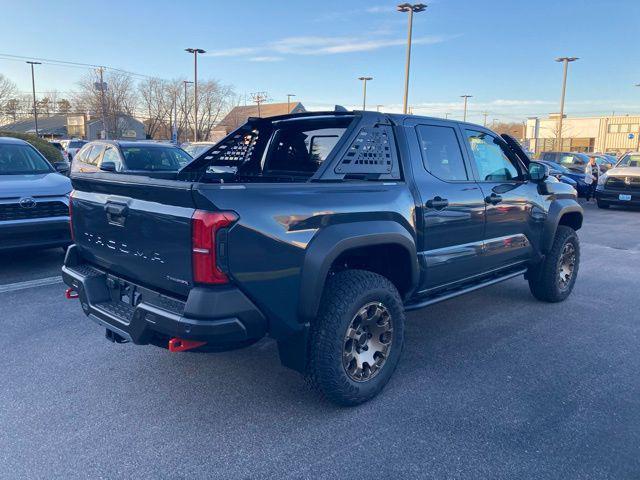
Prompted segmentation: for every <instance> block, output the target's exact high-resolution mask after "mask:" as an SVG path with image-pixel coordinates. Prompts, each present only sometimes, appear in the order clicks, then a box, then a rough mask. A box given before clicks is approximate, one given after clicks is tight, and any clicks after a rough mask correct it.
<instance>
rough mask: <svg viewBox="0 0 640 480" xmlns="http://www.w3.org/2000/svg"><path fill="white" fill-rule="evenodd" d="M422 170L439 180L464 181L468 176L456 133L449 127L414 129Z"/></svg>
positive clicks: (431, 126)
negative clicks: (418, 144)
mask: <svg viewBox="0 0 640 480" xmlns="http://www.w3.org/2000/svg"><path fill="white" fill-rule="evenodd" d="M416 131H417V133H418V141H419V142H420V151H421V152H422V163H423V165H424V168H425V169H426V170H427V171H428V172H429V173H431V174H432V175H434V176H436V177H438V178H439V179H441V180H447V181H464V180H468V179H469V176H468V174H467V170H466V168H465V165H464V159H463V157H462V151H461V150H460V143H458V138H457V136H456V132H455V130H454V129H453V128H451V127H441V126H434V125H418V126H417V127H416Z"/></svg>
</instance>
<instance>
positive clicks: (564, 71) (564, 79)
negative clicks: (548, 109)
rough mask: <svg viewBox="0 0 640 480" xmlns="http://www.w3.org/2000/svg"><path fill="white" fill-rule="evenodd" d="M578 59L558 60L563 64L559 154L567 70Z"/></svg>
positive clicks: (558, 138)
mask: <svg viewBox="0 0 640 480" xmlns="http://www.w3.org/2000/svg"><path fill="white" fill-rule="evenodd" d="M576 60H578V57H560V58H556V62H561V63H562V67H563V68H562V95H561V96H560V118H558V135H557V136H556V137H557V141H558V144H557V145H556V150H557V151H558V152H559V151H561V150H562V119H563V117H564V94H565V92H566V90H567V70H568V69H569V62H575V61H576Z"/></svg>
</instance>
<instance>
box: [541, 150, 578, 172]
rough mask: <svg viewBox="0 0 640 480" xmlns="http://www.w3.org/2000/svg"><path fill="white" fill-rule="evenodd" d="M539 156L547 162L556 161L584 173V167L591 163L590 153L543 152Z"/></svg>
mask: <svg viewBox="0 0 640 480" xmlns="http://www.w3.org/2000/svg"><path fill="white" fill-rule="evenodd" d="M538 158H539V159H540V160H544V161H547V162H555V163H557V164H559V165H562V166H563V167H566V168H568V169H569V170H571V171H572V172H575V173H584V169H585V167H586V166H587V163H589V155H587V154H585V153H575V152H543V153H541V154H540V156H539V157H538Z"/></svg>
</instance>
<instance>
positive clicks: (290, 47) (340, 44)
mask: <svg viewBox="0 0 640 480" xmlns="http://www.w3.org/2000/svg"><path fill="white" fill-rule="evenodd" d="M459 36H460V35H430V36H424V37H418V38H415V39H414V40H413V43H414V44H415V45H430V44H435V43H442V42H445V41H447V40H451V39H453V38H457V37H459ZM405 44H406V39H404V38H380V39H373V40H372V39H371V38H370V36H368V37H319V36H309V37H286V38H282V39H280V40H275V41H273V42H270V43H267V44H265V45H264V46H260V47H239V48H229V49H226V50H216V51H211V52H209V53H207V54H206V55H208V56H211V57H250V58H249V60H252V61H274V60H273V59H274V58H277V59H278V60H281V57H280V56H281V55H336V54H341V53H352V52H369V51H373V50H379V49H382V48H388V47H396V46H402V45H405ZM256 59H260V60H256ZM266 59H269V60H266Z"/></svg>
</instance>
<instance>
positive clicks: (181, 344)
mask: <svg viewBox="0 0 640 480" xmlns="http://www.w3.org/2000/svg"><path fill="white" fill-rule="evenodd" d="M206 344H207V342H198V341H195V340H184V339H182V338H178V337H174V338H172V339H171V340H169V351H170V352H186V351H187V350H193V349H194V348H198V347H201V346H202V345H206Z"/></svg>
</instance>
